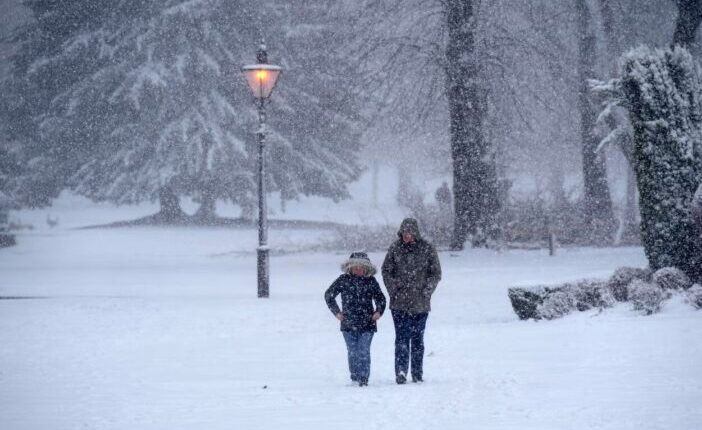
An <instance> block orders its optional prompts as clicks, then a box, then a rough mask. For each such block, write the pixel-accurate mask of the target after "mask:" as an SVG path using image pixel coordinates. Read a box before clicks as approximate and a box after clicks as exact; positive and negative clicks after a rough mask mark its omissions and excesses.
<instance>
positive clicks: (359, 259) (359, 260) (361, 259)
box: [341, 252, 378, 276]
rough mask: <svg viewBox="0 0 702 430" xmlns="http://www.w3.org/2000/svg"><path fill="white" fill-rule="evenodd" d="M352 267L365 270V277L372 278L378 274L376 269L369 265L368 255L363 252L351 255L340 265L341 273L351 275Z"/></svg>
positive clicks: (371, 264)
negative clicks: (359, 267)
mask: <svg viewBox="0 0 702 430" xmlns="http://www.w3.org/2000/svg"><path fill="white" fill-rule="evenodd" d="M354 266H361V267H363V268H364V269H366V275H365V276H374V275H375V274H376V273H377V272H378V269H376V268H375V266H374V265H373V263H371V261H370V258H368V254H366V253H365V252H354V253H352V254H351V256H350V257H349V259H348V260H346V261H344V262H343V263H342V264H341V271H342V272H344V273H351V268H352V267H354Z"/></svg>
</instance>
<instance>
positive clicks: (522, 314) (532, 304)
mask: <svg viewBox="0 0 702 430" xmlns="http://www.w3.org/2000/svg"><path fill="white" fill-rule="evenodd" d="M545 295H546V291H545V290H544V288H530V289H526V288H510V289H509V290H507V296H508V297H509V301H510V302H511V303H512V309H514V313H516V314H517V316H518V317H519V319H522V320H527V319H529V318H534V319H539V318H540V316H539V313H538V308H539V306H540V305H541V304H542V303H543V301H544V296H545Z"/></svg>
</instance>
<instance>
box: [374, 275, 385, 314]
mask: <svg viewBox="0 0 702 430" xmlns="http://www.w3.org/2000/svg"><path fill="white" fill-rule="evenodd" d="M371 279H372V281H373V301H374V302H375V312H374V314H373V319H374V320H376V321H377V320H379V319H380V317H381V316H382V315H383V312H385V305H386V304H387V301H386V300H385V294H383V290H381V289H380V284H378V281H376V280H375V278H371ZM376 314H377V318H376V317H375V315H376Z"/></svg>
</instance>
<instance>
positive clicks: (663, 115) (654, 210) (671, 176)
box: [598, 46, 702, 279]
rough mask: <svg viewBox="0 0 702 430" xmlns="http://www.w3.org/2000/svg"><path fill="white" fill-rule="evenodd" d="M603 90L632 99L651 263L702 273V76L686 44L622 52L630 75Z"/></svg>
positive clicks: (624, 102)
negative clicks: (698, 194) (697, 198)
mask: <svg viewBox="0 0 702 430" xmlns="http://www.w3.org/2000/svg"><path fill="white" fill-rule="evenodd" d="M598 90H599V91H601V92H604V93H607V94H608V96H609V104H610V105H621V106H624V107H625V108H626V109H627V111H628V112H629V117H630V119H631V123H632V126H633V130H634V142H633V144H634V147H633V165H634V168H635V170H636V176H637V182H638V189H639V193H640V207H641V218H642V225H641V236H642V240H643V243H644V249H645V251H646V255H647V257H648V260H649V263H650V265H651V267H652V268H653V269H654V270H656V269H659V268H662V267H667V266H674V267H678V268H680V269H682V270H684V271H685V272H686V273H687V274H688V275H691V277H692V278H693V279H699V276H700V268H701V267H702V254H701V253H700V252H699V250H698V248H697V244H696V243H695V242H696V240H698V239H697V238H696V237H695V235H694V234H693V231H694V229H693V223H692V219H691V212H690V205H691V202H692V199H693V196H694V193H695V190H696V188H697V187H698V184H700V183H701V182H702V113H701V112H702V80H701V77H700V71H699V68H698V65H697V63H696V62H695V61H694V60H693V58H692V56H691V55H690V53H689V52H688V51H687V50H686V49H684V48H681V47H679V46H678V47H674V48H671V49H649V48H643V47H642V48H639V49H636V50H634V51H631V52H630V53H628V54H626V55H625V56H624V57H623V60H622V75H621V78H619V79H614V80H611V81H610V82H608V83H607V84H602V85H600V86H599V87H598Z"/></svg>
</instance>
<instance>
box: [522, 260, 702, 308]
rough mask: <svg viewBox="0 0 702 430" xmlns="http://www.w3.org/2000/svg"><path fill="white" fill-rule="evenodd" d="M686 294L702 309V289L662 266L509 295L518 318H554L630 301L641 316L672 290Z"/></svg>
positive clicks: (693, 303)
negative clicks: (653, 269) (604, 278)
mask: <svg viewBox="0 0 702 430" xmlns="http://www.w3.org/2000/svg"><path fill="white" fill-rule="evenodd" d="M683 290H687V291H686V295H687V296H686V301H687V302H688V303H690V304H691V305H692V306H694V307H695V308H697V309H700V308H702V286H700V285H695V286H692V282H691V281H690V279H689V278H688V277H687V276H686V275H685V274H684V273H683V272H682V271H681V270H679V269H676V268H674V267H665V268H662V269H660V270H658V271H656V272H655V273H652V272H651V271H650V270H648V269H640V268H634V267H621V268H619V269H617V270H616V271H615V272H614V274H613V275H612V277H611V278H610V279H609V280H607V281H598V280H591V279H584V280H581V281H578V282H573V283H566V284H562V285H558V286H537V287H533V288H510V289H509V291H508V296H509V299H510V301H511V302H512V308H513V309H514V312H515V313H516V314H517V315H518V316H519V318H520V319H530V318H533V319H549V320H550V319H554V318H559V317H562V316H564V315H567V314H569V313H571V312H573V311H576V310H577V311H586V310H589V309H605V308H609V307H612V306H614V305H615V304H616V303H617V302H626V301H629V302H631V304H632V308H633V310H635V311H637V312H641V313H643V314H644V315H651V314H653V313H656V312H658V311H660V309H661V306H662V304H663V301H664V300H666V299H668V298H669V297H670V296H671V295H672V292H673V291H683Z"/></svg>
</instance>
